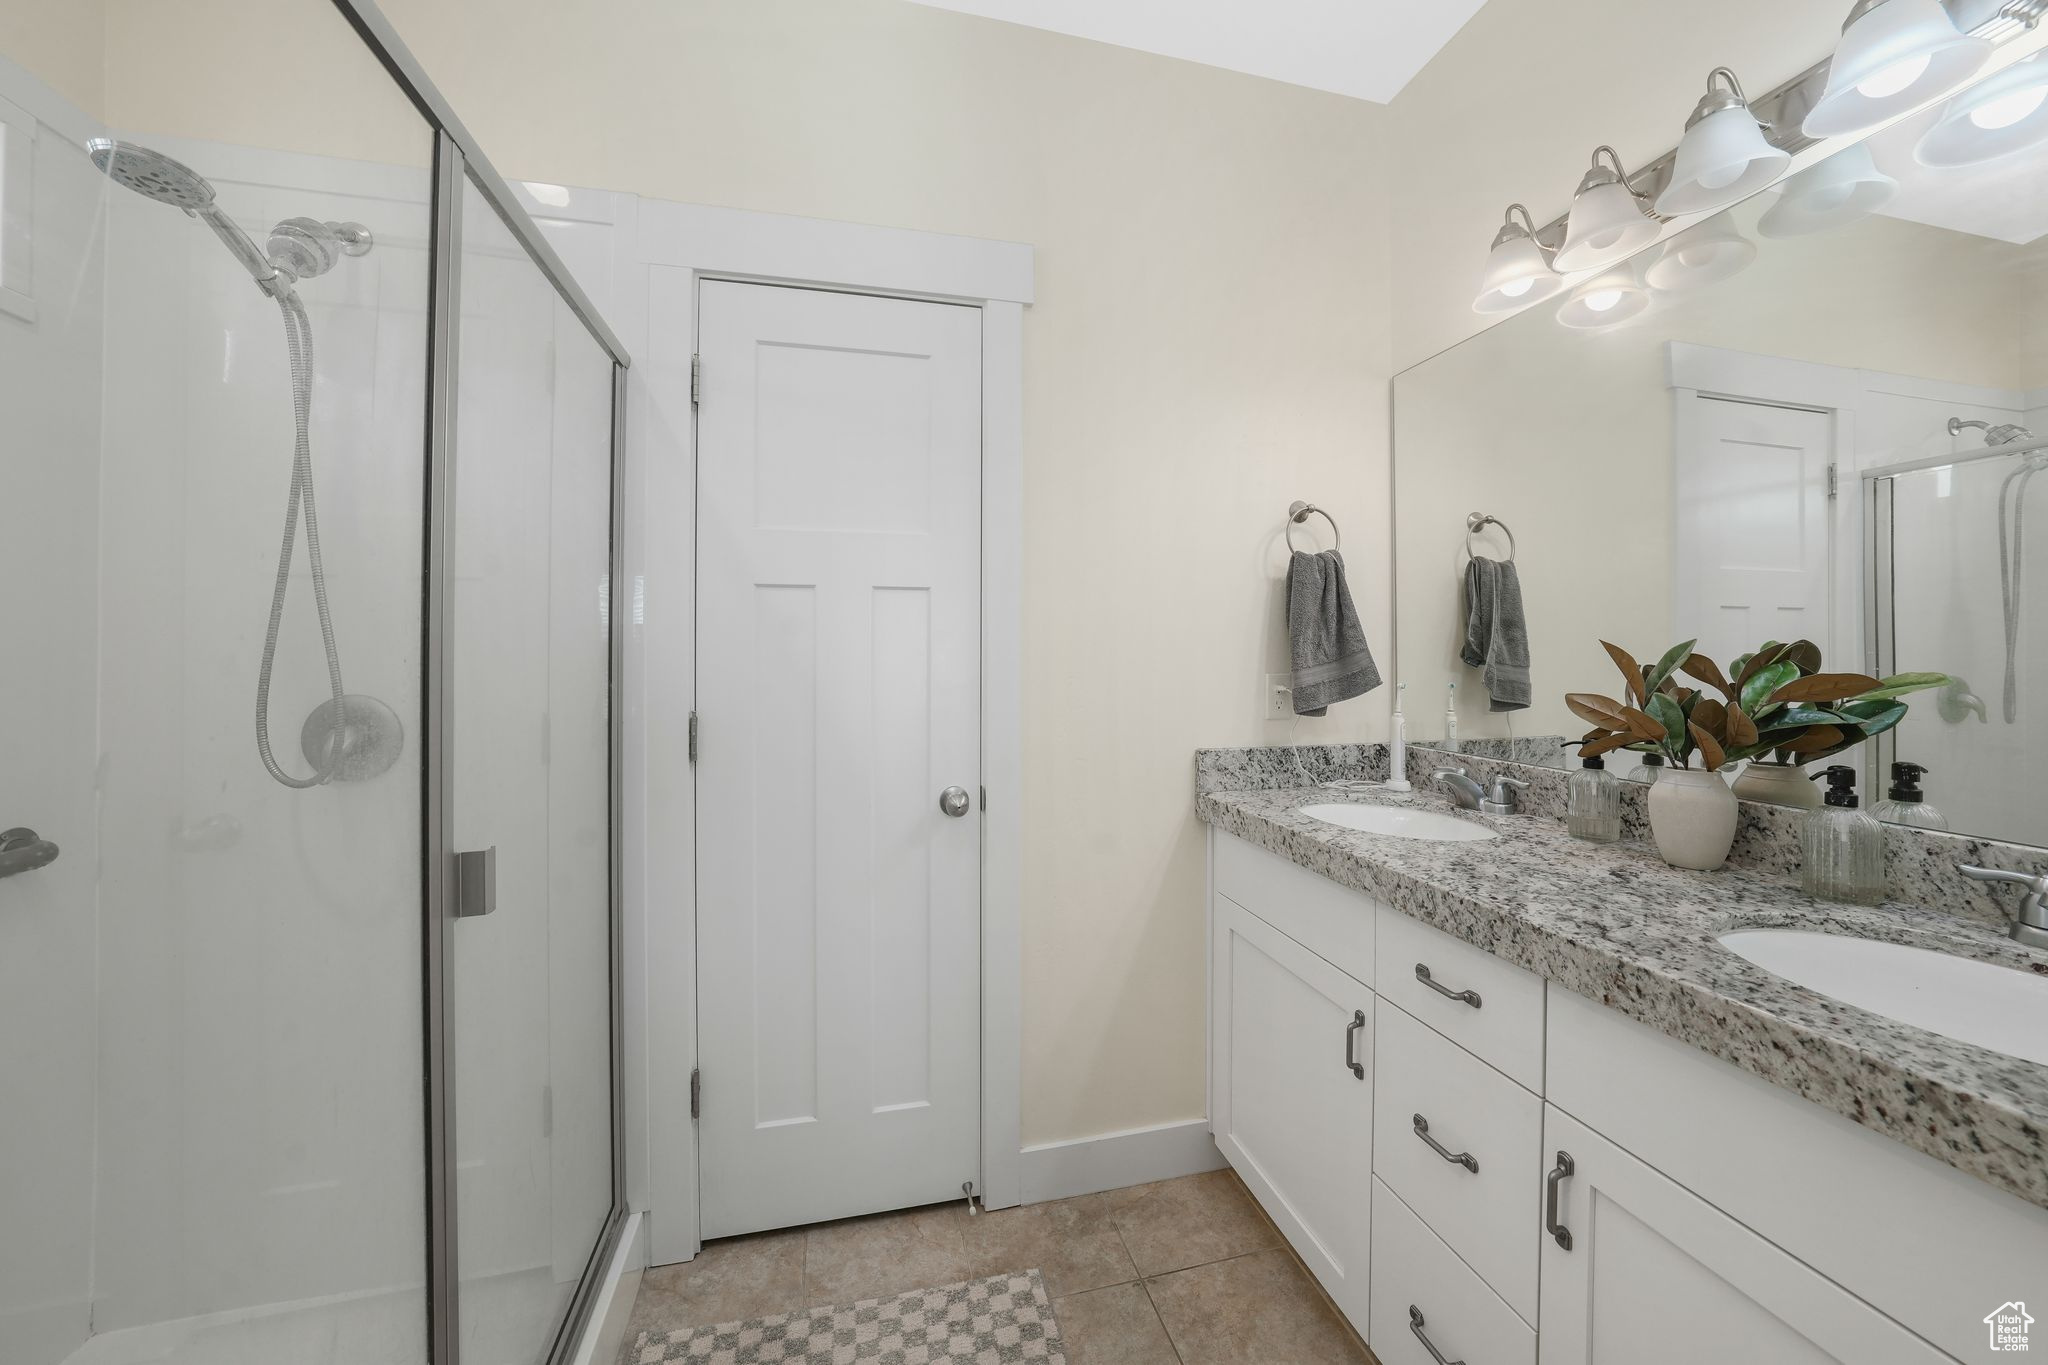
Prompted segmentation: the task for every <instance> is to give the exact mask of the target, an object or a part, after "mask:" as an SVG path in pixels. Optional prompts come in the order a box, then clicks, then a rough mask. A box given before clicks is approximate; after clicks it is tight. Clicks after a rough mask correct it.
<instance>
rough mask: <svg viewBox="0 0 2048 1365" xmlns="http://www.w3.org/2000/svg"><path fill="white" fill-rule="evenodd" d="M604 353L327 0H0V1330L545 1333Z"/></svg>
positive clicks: (450, 125) (503, 1362)
mask: <svg viewBox="0 0 2048 1365" xmlns="http://www.w3.org/2000/svg"><path fill="white" fill-rule="evenodd" d="M626 364H627V357H626V355H625V353H624V351H623V350H622V348H621V347H620V346H619V344H618V342H617V339H616V338H615V337H614V336H613V334H612V333H611V332H610V330H609V329H608V328H607V327H606V325H605V324H604V321H603V320H602V318H601V317H600V316H599V315H598V313H597V311H596V310H595V308H594V307H593V306H592V305H591V303H590V301H589V300H588V298H587V297H585V295H584V294H583V292H582V291H581V290H580V289H578V287H577V286H576V284H575V283H574V281H573V280H572V279H571V278H570V276H569V274H568V272H567V271H566V269H565V268H564V267H563V266H562V264H561V262H560V260H559V259H558V258H557V257H556V256H555V254H554V253H553V252H552V251H551V250H550V249H549V248H548V246H547V244H546V243H545V241H544V240H543V239H542V237H541V235H540V233H539V231H538V229H537V228H536V227H535V225H534V224H533V223H532V222H531V220H530V219H528V218H527V217H526V216H525V215H524V213H523V212H522V211H521V210H520V209H519V207H518V205H517V202H516V201H515V199H514V198H513V196H512V193H511V191H510V190H509V189H508V187H507V186H506V185H505V183H504V182H503V181H502V180H501V179H500V178H499V176H498V175H497V174H496V172H495V171H493V170H492V169H491V167H490V165H489V163H488V162H487V161H485V160H484V158H483V156H482V154H481V152H480V151H479V149H478V148H477V147H476V145H475V143H474V142H473V140H472V139H471V138H470V137H469V135H468V134H467V132H466V131H465V130H464V129H463V128H462V126H461V124H460V122H459V121H458V120H457V119H456V117H455V115H454V113H453V111H451V110H450V109H449V108H448V106H447V105H446V103H445V102H444V101H443V100H442V98H441V97H440V95H439V94H438V93H437V92H436V91H435V90H434V88H433V86H432V85H431V83H429V82H428V81H427V79H426V78H425V76H424V74H423V73H422V72H421V71H420V69H419V68H418V66H417V65H416V64H415V63H414V62H413V60H412V58H411V57H410V56H409V55H408V54H407V53H406V52H405V50H404V48H403V46H402V45H401V44H400V43H399V41H398V40H397V37H396V35H395V34H394V32H393V31H392V30H391V28H390V26H389V25H388V24H387V23H386V22H385V20H384V19H383V18H382V16H381V15H380V14H378V12H377V11H376V10H375V8H374V7H373V6H372V5H371V4H369V3H367V0H269V2H268V3H258V0H227V3H221V0H148V2H147V3H130V2H125V0H108V3H95V4H84V3H74V2H73V0H31V2H30V3H29V4H28V5H26V6H15V7H11V8H10V11H9V13H8V15H6V16H4V17H0V594H4V602H5V606H4V609H0V611H4V614H0V714H4V715H5V717H6V718H7V719H6V724H5V726H4V727H0V831H4V832H0V1095H4V1096H5V1100H4V1102H0V1167H4V1170H5V1173H6V1179H5V1180H4V1182H0V1360H4V1361H6V1362H7V1363H8V1365H138V1363H139V1362H145V1361H148V1362H158V1361H163V1362H178V1365H216V1363H219V1365H225V1363H227V1362H236V1363H237V1365H240V1363H241V1362H249V1363H250V1365H255V1363H256V1362H262V1363H263V1365H276V1363H277V1362H291V1363H292V1365H387V1363H388V1365H414V1363H415V1362H428V1361H431V1362H435V1363H436V1365H451V1363H452V1362H461V1365H546V1363H550V1362H557V1361H561V1360H565V1359H567V1357H568V1356H569V1354H570V1353H571V1351H572V1350H573V1348H574V1347H575V1345H576V1344H577V1342H578V1340H579V1337H580V1333H581V1331H582V1329H583V1327H584V1325H585V1322H586V1320H587V1318H588V1317H589V1314H590V1311H591V1302H592V1298H593V1295H594V1292H595V1290H596V1287H597V1285H598V1281H599V1276H600V1271H601V1268H602V1267H603V1266H604V1265H605V1264H606V1263H607V1262H608V1260H609V1256H610V1252H611V1250H612V1248H613V1247H614V1246H615V1244H616V1240H617V1238H618V1236H619V1231H620V1228H621V1226H622V1224H623V1222H624V1200H623V1175H622V1161H621V1158H620V1124H619V1099H620V1095H619V1070H618V1056H619V1023H618V1014H617V1004H616V1002H617V997H618V979H619V968H618V962H617V951H618V950H617V944H618V933H617V919H618V907H617V895H618V880H619V879H618V864H617V840H616V834H615V829H616V824H617V804H618V799H619V797H618V790H617V786H616V780H615V773H616V768H617V765H616V755H617V732H616V728H615V727H616V717H617V715H618V711H619V707H618V705H617V701H616V678H617V676H618V669H617V666H616V660H617V654H616V649H617V635H616V632H615V631H614V629H613V620H612V610H611V607H612V584H613V582H614V571H615V564H616V559H615V554H616V549H615V542H616V538H615V527H616V525H617V509H616V503H615V499H616V490H617V487H618V480H617V478H616V477H615V465H616V461H617V458H618V452H619V449H620V443H619V440H618V433H619V430H620V423H621V422H622V420H623V411H622V408H623V392H624V389H623V382H622V381H623V373H624V367H625V365H626Z"/></svg>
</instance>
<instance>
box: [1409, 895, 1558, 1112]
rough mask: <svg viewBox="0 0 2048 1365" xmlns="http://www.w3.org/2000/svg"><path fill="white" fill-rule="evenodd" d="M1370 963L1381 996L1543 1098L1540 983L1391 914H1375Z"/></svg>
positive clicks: (1530, 974) (1482, 951)
mask: <svg viewBox="0 0 2048 1365" xmlns="http://www.w3.org/2000/svg"><path fill="white" fill-rule="evenodd" d="M1376 955H1377V957H1378V959H1379V963H1380V979H1379V980H1378V981H1377V982H1376V983H1374V984H1375V988H1376V989H1377V990H1378V991H1379V993H1380V994H1381V995H1383V996H1385V997H1386V998H1387V999H1389V1000H1391V1001H1393V1002H1394V1003H1395V1004H1397V1005H1399V1006H1400V1007H1401V1008H1402V1009H1404V1010H1406V1011H1408V1013H1409V1014H1411V1015H1413V1016H1414V1017H1415V1018H1417V1019H1420V1020H1421V1021H1422V1022H1423V1023H1425V1024H1427V1025H1429V1026H1430V1027H1431V1028H1433V1029H1435V1030H1436V1031H1437V1032H1438V1033H1441V1034H1442V1035H1443V1036H1444V1037H1446V1038H1448V1039H1450V1040H1451V1041H1452V1042H1454V1043H1456V1044H1458V1045H1459V1046H1460V1047H1462V1048H1464V1049H1466V1050H1467V1051H1468V1052H1471V1053H1473V1054H1475V1055H1477V1056H1478V1057H1479V1058H1480V1060H1482V1061H1485V1062H1489V1063H1491V1064H1492V1065H1494V1066H1496V1067H1498V1068H1500V1070H1502V1071H1504V1072H1506V1073H1507V1074H1508V1075H1510V1076H1512V1077H1514V1078H1515V1079H1516V1080H1518V1081H1520V1082H1521V1083H1522V1084H1523V1085H1526V1086H1528V1087H1529V1089H1531V1090H1533V1091H1535V1092H1536V1093H1537V1094H1539V1095H1540V1094H1542V1093H1543V978H1542V977H1540V976H1537V975H1536V974H1535V973H1534V972H1525V971H1523V970H1522V969H1521V968H1520V967H1516V966H1513V965H1511V964H1509V963H1506V962H1503V961H1501V960H1500V959H1499V958H1497V957H1495V956H1494V955H1493V954H1492V953H1489V952H1487V951H1486V950H1485V949H1483V948H1475V947H1473V946H1472V945H1471V944H1469V943H1466V942H1464V941H1462V940H1460V939H1455V938H1452V937H1451V936H1450V935H1449V934H1446V933H1443V932H1442V931H1440V930H1437V929H1432V928H1430V927H1429V926H1428V925H1426V924H1424V923H1422V921H1420V920H1415V919H1410V918H1409V917H1408V916H1406V915H1404V914H1401V913H1400V912H1399V911H1397V910H1392V909H1387V910H1382V911H1381V912H1380V915H1379V946H1378V950H1377V954H1376ZM1425 973H1426V974H1427V975H1428V977H1429V980H1427V981H1425V980H1423V979H1422V977H1423V974H1425ZM1474 999H1476V1000H1477V1001H1478V1003H1477V1004H1476V1005H1475V1004H1474V1003H1472V1002H1473V1000H1474Z"/></svg>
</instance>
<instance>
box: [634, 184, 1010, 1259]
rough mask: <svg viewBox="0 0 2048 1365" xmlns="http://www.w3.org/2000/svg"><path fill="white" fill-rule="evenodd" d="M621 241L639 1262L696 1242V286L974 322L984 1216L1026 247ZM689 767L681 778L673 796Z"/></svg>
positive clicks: (665, 207) (844, 238)
mask: <svg viewBox="0 0 2048 1365" xmlns="http://www.w3.org/2000/svg"><path fill="white" fill-rule="evenodd" d="M629 236H630V238H631V240H630V242H629V243H624V244H622V246H624V247H625V250H624V255H625V257H626V259H627V261H628V266H627V269H628V271H629V272H630V277H629V279H628V281H627V288H626V289H625V290H623V291H622V292H624V293H626V294H628V295H630V296H637V300H639V301H644V307H645V310H646V311H645V314H644V324H645V328H646V343H645V346H644V348H643V349H642V351H641V363H640V364H638V365H636V366H635V367H634V368H633V369H632V370H631V371H630V372H629V382H630V383H631V384H633V385H634V386H635V388H636V389H637V391H638V392H637V395H636V398H635V402H634V409H633V410H634V413H635V421H634V422H633V424H632V425H631V427H630V428H629V431H628V440H629V442H630V443H631V445H632V446H633V447H634V452H633V453H634V455H635V456H636V457H637V466H636V467H637V469H638V470H639V471H640V476H641V478H642V479H643V480H644V488H642V489H639V490H635V491H636V492H637V493H638V494H639V496H638V498H637V502H638V504H639V507H640V509H641V510H640V511H639V513H638V514H637V515H636V516H634V517H633V518H632V519H631V520H632V522H633V523H634V524H633V525H631V526H629V528H628V531H627V534H628V537H629V538H630V539H632V540H635V541H637V542H638V547H637V555H636V562H637V563H638V564H639V566H640V568H641V574H640V579H639V587H640V590H639V591H638V592H636V606H635V612H636V615H639V616H640V618H641V619H640V620H639V622H638V623H637V629H636V630H635V631H634V632H633V635H630V636H629V641H628V643H629V645H631V644H632V643H633V640H634V636H637V639H638V646H639V647H638V649H637V650H635V651H633V652H634V653H636V654H637V655H638V657H637V659H629V661H628V663H627V670H628V672H629V673H630V674H633V675H634V676H636V677H637V678H638V679H640V680H641V682H642V684H643V686H642V687H641V689H640V695H641V696H642V697H643V698H644V699H645V700H644V715H643V718H642V724H643V725H644V730H645V734H646V744H647V753H648V756H649V762H648V763H647V765H646V771H645V772H644V774H642V777H643V779H644V791H641V792H636V793H635V794H634V795H636V796H638V797H639V798H640V799H641V800H642V801H643V802H644V806H643V809H644V812H645V829H646V830H647V831H648V836H647V837H646V838H645V840H644V843H643V847H642V848H641V850H640V855H641V860H642V863H641V866H640V867H639V868H636V869H634V872H632V873H629V876H632V875H636V874H637V875H639V876H641V877H644V883H643V884H644V886H645V889H646V894H647V902H646V903H647V925H646V943H647V953H646V978H645V987H644V989H645V996H644V998H645V1001H646V1010H647V1024H646V1046H645V1068H646V1072H645V1077H644V1081H645V1087H646V1089H645V1093H646V1096H647V1105H646V1113H647V1135H648V1143H647V1146H648V1189H647V1201H646V1202H647V1208H648V1209H649V1210H650V1213H651V1219H650V1223H651V1226H650V1233H651V1236H650V1255H649V1260H650V1263H652V1264H655V1265H661V1264H666V1263H669V1262H673V1261H686V1260H689V1259H690V1258H691V1257H693V1256H695V1255H696V1253H697V1250H698V1248H699V1247H700V1246H701V1244H702V1243H701V1240H700V1237H699V1217H698V1179H699V1154H698V1147H697V1133H696V1126H695V1123H694V1121H693V1120H692V1118H691V1116H690V1085H689V1079H690V1075H691V1072H692V1071H693V1070H694V1069H695V1067H696V1066H697V1060H698V1053H697V1041H698V1040H697V1025H696V1013H697V1002H696V991H697V960H696V926H697V910H696V783H695V773H694V770H692V769H686V768H685V766H684V763H683V757H684V755H685V754H686V753H687V750H688V745H689V720H690V713H691V711H692V710H693V709H694V706H695V693H696V629H697V626H696V604H695V595H696V552H697V547H696V520H697V505H696V468H697V431H696V420H695V412H694V408H693V405H692V401H691V393H690V389H691V384H690V367H691V359H692V357H693V356H694V355H695V353H696V337H697V296H698V285H699V284H700V283H701V282H702V281H704V280H711V279H715V280H731V281H737V282H741V283H751V284H773V285H792V286H799V287H808V288H822V289H834V290H840V291H843V292H851V293H866V294H879V295H885V296H889V297H895V298H904V299H913V300H923V301H929V302H941V303H952V304H964V305H968V306H971V307H975V308H978V309H979V310H980V313H981V323H982V346H981V351H982V362H981V363H982V476H981V499H982V516H981V521H982V525H981V773H982V786H983V791H984V794H985V795H984V799H983V801H982V812H981V816H982V853H981V1161H980V1167H981V1171H980V1189H981V1196H982V1201H983V1204H984V1205H985V1206H986V1207H988V1208H1007V1207H1009V1206H1011V1205H1014V1204H1017V1203H1019V1202H1020V1201H1021V1192H1022V1176H1021V1170H1020V1167H1021V1155H1022V1113H1021V1100H1022V1094H1021V1092H1022V1085H1023V1040H1022V1033H1023V1009H1022V984H1021V978H1022V969H1023V963H1022V958H1023V944H1022V925H1021V884H1022V834H1023V822H1022V800H1023V783H1022V757H1023V738H1022V710H1023V705H1022V703H1023V689H1022V682H1023V679H1022V664H1023V567H1024V565H1023V548H1024V546H1023V541H1024V518H1023V485H1024V421H1023V409H1024V355H1023V326H1024V309H1025V308H1026V307H1027V306H1029V305H1030V303H1031V302H1032V299H1033V290H1034V282H1033V253H1032V248H1031V247H1030V246H1028V245H1023V244H1020V243H1014V242H998V241H988V240H983V239H979V238H971V237H955V236H948V235H944V234H939V233H927V232H912V231H907V230H904V229H898V228H880V227H870V226H865V225H862V224H855V223H839V222H830V221H826V220H823V219H812V218H797V217H791V216H788V215H782V214H766V213H753V212H749V211H745V210H739V209H721V208H709V207H704V206H700V205H690V204H676V203H669V202H664V201H657V200H642V201H641V202H640V204H639V206H638V211H637V213H636V214H635V215H634V222H633V224H632V226H631V229H630V233H629ZM647 508H660V509H663V511H662V515H661V516H660V518H659V528H660V530H661V532H662V534H660V535H659V536H657V535H654V534H651V528H650V526H649V525H648V522H649V521H650V520H652V519H651V518H650V517H649V516H648V514H647V512H646V510H645V509H647ZM678 529H680V530H681V532H682V533H681V534H678V533H677V531H678ZM681 585H688V586H687V590H685V589H684V588H683V587H682V586H681ZM685 698H686V699H688V700H687V701H685V700H681V699H685ZM672 699H674V700H672ZM657 755H659V756H661V757H659V758H657V757H656V756H657ZM680 771H689V772H690V780H689V781H680V780H675V778H674V776H673V775H674V774H675V773H677V772H680ZM629 799H630V798H629ZM655 831H666V832H667V833H666V834H665V835H663V836H660V837H657V836H656V834H655Z"/></svg>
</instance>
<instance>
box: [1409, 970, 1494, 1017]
mask: <svg viewBox="0 0 2048 1365" xmlns="http://www.w3.org/2000/svg"><path fill="white" fill-rule="evenodd" d="M1415 979H1416V980H1417V981H1420V982H1421V983H1422V984H1423V985H1425V986H1427V987H1429V988H1430V989H1431V990H1433V991H1435V992H1436V993H1437V994H1438V995H1441V996H1442V997H1443V998H1444V999H1446V1000H1462V1001H1464V1002H1465V1003H1466V1004H1468V1005H1470V1006H1471V1007H1472V1008H1473V1009H1475V1010H1476V1009H1478V1008H1479V992H1478V991H1454V990H1452V989H1451V988H1450V987H1449V986H1446V985H1444V984H1442V983H1441V982H1439V981H1438V980H1437V979H1436V978H1435V977H1433V976H1431V975H1430V974H1429V967H1428V965H1427V964H1426V963H1421V962H1418V963H1416V964H1415Z"/></svg>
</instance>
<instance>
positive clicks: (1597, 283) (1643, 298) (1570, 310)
mask: <svg viewBox="0 0 2048 1365" xmlns="http://www.w3.org/2000/svg"><path fill="white" fill-rule="evenodd" d="M1649 306H1650V291H1649V290H1647V289H1645V288H1643V282H1642V280H1641V279H1640V278H1639V277H1638V276H1637V275H1636V272H1635V269H1634V268H1633V267H1632V266H1630V265H1627V264H1623V265H1618V266H1615V267H1614V268H1613V269H1612V270H1603V271H1601V272H1600V273H1599V274H1598V275H1595V276H1594V277H1593V278H1592V279H1590V280H1587V281H1586V282H1585V283H1584V284H1581V285H1580V286H1579V287H1578V288H1576V289H1574V290H1572V294H1571V297H1570V298H1568V299H1566V300H1565V301H1564V303H1563V305H1562V306H1561V307H1559V308H1558V310H1557V320H1558V321H1559V322H1561V323H1563V324H1564V325H1565V326H1567V327H1576V328H1578V329H1580V330H1582V331H1591V330H1594V329H1596V328H1600V327H1613V326H1615V325H1617V324H1619V323H1623V322H1627V321H1628V320H1629V319H1630V318H1632V317H1635V316H1636V315H1637V314H1638V313H1641V312H1642V311H1643V310H1644V309H1645V308H1648V307H1649Z"/></svg>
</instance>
